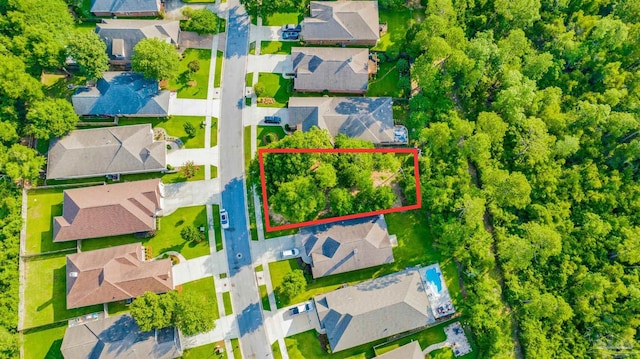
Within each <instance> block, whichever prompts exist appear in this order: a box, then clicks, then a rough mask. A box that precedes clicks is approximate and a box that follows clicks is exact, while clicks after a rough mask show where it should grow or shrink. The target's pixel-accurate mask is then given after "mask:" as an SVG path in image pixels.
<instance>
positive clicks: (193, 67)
mask: <svg viewBox="0 0 640 359" xmlns="http://www.w3.org/2000/svg"><path fill="white" fill-rule="evenodd" d="M187 68H188V69H189V72H191V73H196V72H198V71H200V61H198V60H197V59H196V60H192V61H190V62H189V63H188V64H187Z"/></svg>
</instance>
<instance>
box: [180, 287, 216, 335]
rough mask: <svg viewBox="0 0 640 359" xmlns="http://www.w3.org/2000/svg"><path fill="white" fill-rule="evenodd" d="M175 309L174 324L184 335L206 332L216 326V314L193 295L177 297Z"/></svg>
mask: <svg viewBox="0 0 640 359" xmlns="http://www.w3.org/2000/svg"><path fill="white" fill-rule="evenodd" d="M211 300H213V299H211ZM175 308H176V312H175V317H176V323H175V324H176V326H177V327H178V328H179V329H180V331H182V334H184V335H187V336H191V335H196V334H198V333H204V332H208V331H210V330H213V329H214V328H215V326H216V323H215V318H216V317H215V314H216V313H214V311H213V310H211V306H210V304H209V303H207V302H206V301H203V300H201V299H200V298H198V297H197V296H195V295H193V294H189V293H185V294H182V295H181V296H179V297H178V300H177V303H176V307H175Z"/></svg>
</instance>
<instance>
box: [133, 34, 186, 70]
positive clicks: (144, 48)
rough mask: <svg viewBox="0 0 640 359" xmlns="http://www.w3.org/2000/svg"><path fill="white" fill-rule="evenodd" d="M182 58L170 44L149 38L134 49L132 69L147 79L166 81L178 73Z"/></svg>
mask: <svg viewBox="0 0 640 359" xmlns="http://www.w3.org/2000/svg"><path fill="white" fill-rule="evenodd" d="M179 62H180V56H179V55H178V52H177V51H176V49H175V48H174V47H173V45H171V44H170V43H168V42H165V41H162V40H159V39H155V38H149V39H143V40H141V41H140V42H138V44H137V45H136V46H135V47H134V48H133V56H132V57H131V68H132V69H133V71H136V72H140V73H141V74H143V75H144V77H146V78H151V79H155V80H166V79H170V78H172V77H173V76H175V74H176V72H177V71H178V66H179Z"/></svg>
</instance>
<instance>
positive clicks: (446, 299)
mask: <svg viewBox="0 0 640 359" xmlns="http://www.w3.org/2000/svg"><path fill="white" fill-rule="evenodd" d="M433 269H435V270H436V272H437V273H438V278H439V280H440V287H441V290H440V291H438V287H437V283H433V282H431V281H430V279H429V278H428V276H427V272H428V271H429V270H433ZM418 272H419V273H420V278H421V279H422V283H423V284H424V286H425V292H426V293H427V297H429V302H430V303H431V311H432V312H433V316H434V317H435V318H436V319H439V318H442V317H444V316H447V315H451V314H453V313H455V312H456V310H455V308H454V307H453V303H452V302H451V295H449V289H448V288H447V283H446V282H445V280H444V277H443V276H442V270H441V269H440V264H438V263H436V264H432V265H429V266H426V267H422V268H420V269H418Z"/></svg>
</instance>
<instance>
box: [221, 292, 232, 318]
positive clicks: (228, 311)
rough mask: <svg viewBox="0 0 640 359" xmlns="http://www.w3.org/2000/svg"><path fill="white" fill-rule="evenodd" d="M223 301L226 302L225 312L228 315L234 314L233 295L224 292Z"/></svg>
mask: <svg viewBox="0 0 640 359" xmlns="http://www.w3.org/2000/svg"><path fill="white" fill-rule="evenodd" d="M222 301H223V302H224V303H223V304H224V312H225V313H226V314H227V315H231V314H233V306H232V305H231V293H230V292H223V293H222Z"/></svg>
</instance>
